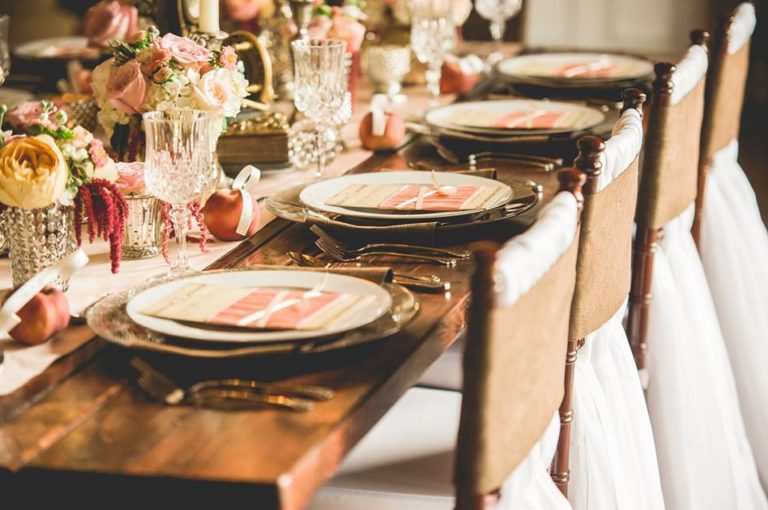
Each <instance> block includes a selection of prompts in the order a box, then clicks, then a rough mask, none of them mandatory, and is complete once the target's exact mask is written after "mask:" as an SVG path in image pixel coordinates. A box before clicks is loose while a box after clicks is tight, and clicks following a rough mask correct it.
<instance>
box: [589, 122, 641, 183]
mask: <svg viewBox="0 0 768 510" xmlns="http://www.w3.org/2000/svg"><path fill="white" fill-rule="evenodd" d="M642 146H643V117H642V116H641V115H640V112H638V111H637V110H635V109H634V108H630V109H628V110H627V111H625V112H624V113H622V114H621V117H619V120H618V121H617V122H616V123H615V124H614V125H613V129H612V130H611V137H610V138H609V139H608V140H606V142H605V150H604V151H603V152H602V153H601V154H600V163H601V164H602V174H601V175H600V181H599V182H598V190H600V191H602V190H604V189H605V188H607V187H608V185H609V184H610V183H611V182H613V181H614V180H615V179H617V178H618V177H619V176H620V175H621V174H623V173H624V171H626V170H627V168H629V166H630V165H631V164H632V162H633V161H634V160H635V158H637V155H638V154H639V153H640V149H641V148H642Z"/></svg>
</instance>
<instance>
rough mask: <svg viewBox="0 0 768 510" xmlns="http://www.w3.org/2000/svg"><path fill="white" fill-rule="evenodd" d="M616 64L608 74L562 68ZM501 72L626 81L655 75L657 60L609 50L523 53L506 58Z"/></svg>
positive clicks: (519, 75) (518, 75)
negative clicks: (564, 72) (564, 71)
mask: <svg viewBox="0 0 768 510" xmlns="http://www.w3.org/2000/svg"><path fill="white" fill-rule="evenodd" d="M603 63H605V64H607V65H609V66H612V69H611V70H610V72H609V74H607V75H606V76H594V75H589V74H584V75H580V76H574V77H565V76H561V75H560V73H559V71H560V70H561V69H563V67H564V66H567V65H570V64H584V65H589V64H599V65H603ZM496 69H497V71H498V73H499V74H501V75H502V76H506V77H509V78H517V79H526V78H538V79H547V80H553V81H595V82H609V81H623V80H633V79H639V78H644V77H646V76H649V75H651V74H653V63H652V62H650V61H648V60H645V59H642V58H637V57H631V56H628V55H611V54H606V53H579V52H576V53H542V54H536V55H521V56H519V57H510V58H506V59H504V60H502V61H501V62H499V63H498V64H497V67H496Z"/></svg>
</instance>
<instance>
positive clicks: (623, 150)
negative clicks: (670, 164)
mask: <svg viewBox="0 0 768 510" xmlns="http://www.w3.org/2000/svg"><path fill="white" fill-rule="evenodd" d="M644 101H645V94H643V93H642V92H641V91H639V90H636V89H629V90H627V91H625V93H624V109H623V113H622V116H621V118H620V120H619V122H617V124H616V126H615V127H614V132H613V135H612V136H611V138H610V139H608V141H606V142H603V141H602V140H601V139H599V138H597V137H593V136H588V137H584V138H582V139H580V140H579V143H578V146H579V156H578V158H577V159H576V161H575V166H576V167H577V168H578V169H580V170H582V171H584V172H586V174H587V182H586V184H585V186H584V212H583V215H582V231H581V236H580V245H579V256H578V266H577V284H576V290H575V293H574V300H573V306H572V310H571V323H570V332H569V343H568V352H567V358H566V378H565V398H564V399H563V402H562V405H561V407H560V418H561V431H560V441H559V444H558V449H557V454H556V457H555V461H554V463H553V467H552V477H553V479H554V481H555V482H556V483H557V485H558V486H559V487H560V489H561V490H562V491H563V493H565V494H568V495H569V499H570V500H571V503H572V504H573V505H574V508H586V507H593V506H594V505H595V504H598V501H596V499H595V498H598V499H610V500H612V501H617V502H629V501H632V503H631V504H640V505H641V506H642V507H645V508H658V507H660V506H663V503H661V487H660V484H659V479H658V471H657V467H656V459H655V456H653V455H645V454H644V453H643V450H648V449H649V448H650V450H653V439H652V434H651V430H650V424H649V422H648V416H647V412H646V410H645V403H644V401H643V393H642V388H641V385H640V381H639V378H638V377H637V373H636V370H635V368H634V365H633V362H632V354H631V351H630V349H629V346H628V343H627V339H626V335H625V333H624V330H623V328H622V326H621V319H622V316H623V311H624V310H625V305H626V301H627V296H628V294H629V289H630V281H631V263H632V256H631V250H632V230H633V221H634V216H635V203H636V200H637V191H638V155H639V152H640V149H641V146H642V140H643V124H642V105H643V103H644ZM595 342H598V343H601V345H594V346H593V345H592V344H593V343H595ZM608 345H610V348H611V349H612V350H613V352H612V353H611V355H612V356H614V357H613V358H609V359H606V358H605V357H600V356H607V354H606V353H607V351H606V349H607V348H608ZM580 346H586V351H587V352H589V356H588V357H586V358H584V359H578V360H577V350H578V349H579V348H580ZM593 349H595V350H593ZM593 353H594V354H593ZM606 365H608V366H609V367H611V368H610V369H609V370H613V372H611V374H610V375H613V376H615V379H616V380H619V381H621V383H620V384H621V385H622V388H620V389H617V388H605V387H601V386H600V385H599V384H597V385H596V384H594V381H595V380H597V379H599V376H600V375H605V372H604V368H602V367H603V366H606ZM579 367H580V368H579ZM622 371H623V373H622ZM579 374H581V375H579ZM590 376H591V377H590ZM619 394H620V395H621V396H618V395H619ZM617 396H618V397H617ZM603 397H605V398H603ZM574 406H576V409H575V410H574ZM593 409H599V411H598V412H597V414H598V415H599V414H600V413H605V414H610V415H612V416H624V415H627V416H631V417H633V419H632V420H627V423H626V425H627V428H628V429H631V428H633V427H635V429H634V432H635V433H634V434H632V433H630V432H629V431H628V430H619V429H622V428H624V427H622V425H624V424H623V423H622V424H619V422H618V421H617V422H612V423H608V422H607V421H606V422H605V423H603V422H602V421H601V420H600V419H599V416H595V411H593ZM577 425H578V426H579V427H580V428H574V431H578V432H579V436H578V437H579V440H578V441H576V442H574V441H572V440H571V435H572V431H571V428H572V427H575V426H577ZM590 428H592V429H593V430H594V429H599V430H600V433H598V434H592V433H591V432H590V433H589V434H587V430H588V429H590ZM622 434H625V435H622ZM588 436H589V437H591V438H592V439H589V440H588V439H586V438H587V437H588ZM630 436H636V438H632V437H630ZM595 437H601V438H603V437H605V438H606V439H605V440H601V441H598V440H596V439H595ZM627 437H630V439H629V440H628V442H629V443H631V444H629V445H628V442H627V441H624V442H622V441H621V438H625V439H626V438H627ZM598 443H599V444H598ZM622 444H623V445H624V447H622V446H621V445H622ZM622 448H624V449H623V450H622ZM627 449H629V450H631V451H627ZM611 450H621V451H616V452H615V456H616V458H621V457H627V458H631V459H637V461H636V462H634V461H633V462H629V463H628V465H627V466H625V467H623V466H620V465H618V464H616V463H615V462H612V461H611V459H610V455H608V454H606V453H605V452H607V451H611ZM601 453H602V456H601ZM572 455H573V456H574V458H573V460H575V461H576V462H577V463H578V467H576V468H575V469H576V471H574V478H573V483H572V487H571V492H570V493H569V491H568V483H569V479H570V478H571V470H570V463H571V460H572V459H571V456H572ZM595 464H600V465H601V466H603V467H598V466H595ZM605 466H608V467H605ZM598 473H600V474H598ZM614 477H615V478H614ZM600 486H604V487H606V489H605V492H599V491H597V490H595V488H597V487H600ZM622 487H623V488H622ZM602 504H607V503H606V502H605V501H603V502H602ZM617 504H618V503H617ZM619 506H620V507H622V505H619ZM638 508H640V507H638Z"/></svg>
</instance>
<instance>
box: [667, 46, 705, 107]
mask: <svg viewBox="0 0 768 510" xmlns="http://www.w3.org/2000/svg"><path fill="white" fill-rule="evenodd" d="M708 62H709V58H708V57H707V50H706V49H704V47H703V46H699V45H698V44H694V45H692V46H690V47H689V48H688V53H686V55H685V57H683V59H682V60H681V61H680V62H679V63H678V64H677V65H675V72H674V73H672V82H673V83H674V88H673V89H672V97H671V99H670V104H673V105H675V104H677V103H679V102H680V101H682V100H683V98H684V97H685V96H687V95H688V93H689V92H690V91H692V90H693V89H694V88H695V87H696V85H698V84H699V82H700V81H701V80H702V79H703V78H704V76H705V75H706V74H707V66H708Z"/></svg>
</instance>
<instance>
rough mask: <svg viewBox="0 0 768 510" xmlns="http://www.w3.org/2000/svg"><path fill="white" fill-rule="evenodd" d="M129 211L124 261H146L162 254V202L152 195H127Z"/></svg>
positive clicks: (122, 253) (121, 253)
mask: <svg viewBox="0 0 768 510" xmlns="http://www.w3.org/2000/svg"><path fill="white" fill-rule="evenodd" d="M125 202H126V204H128V211H127V214H126V217H125V233H124V234H123V247H122V249H121V251H120V255H121V257H122V258H124V259H145V258H149V257H154V256H156V255H158V254H159V253H160V245H161V242H162V233H161V228H162V202H160V200H158V199H157V198H155V197H153V196H152V195H142V194H137V193H129V194H126V195H125Z"/></svg>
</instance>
